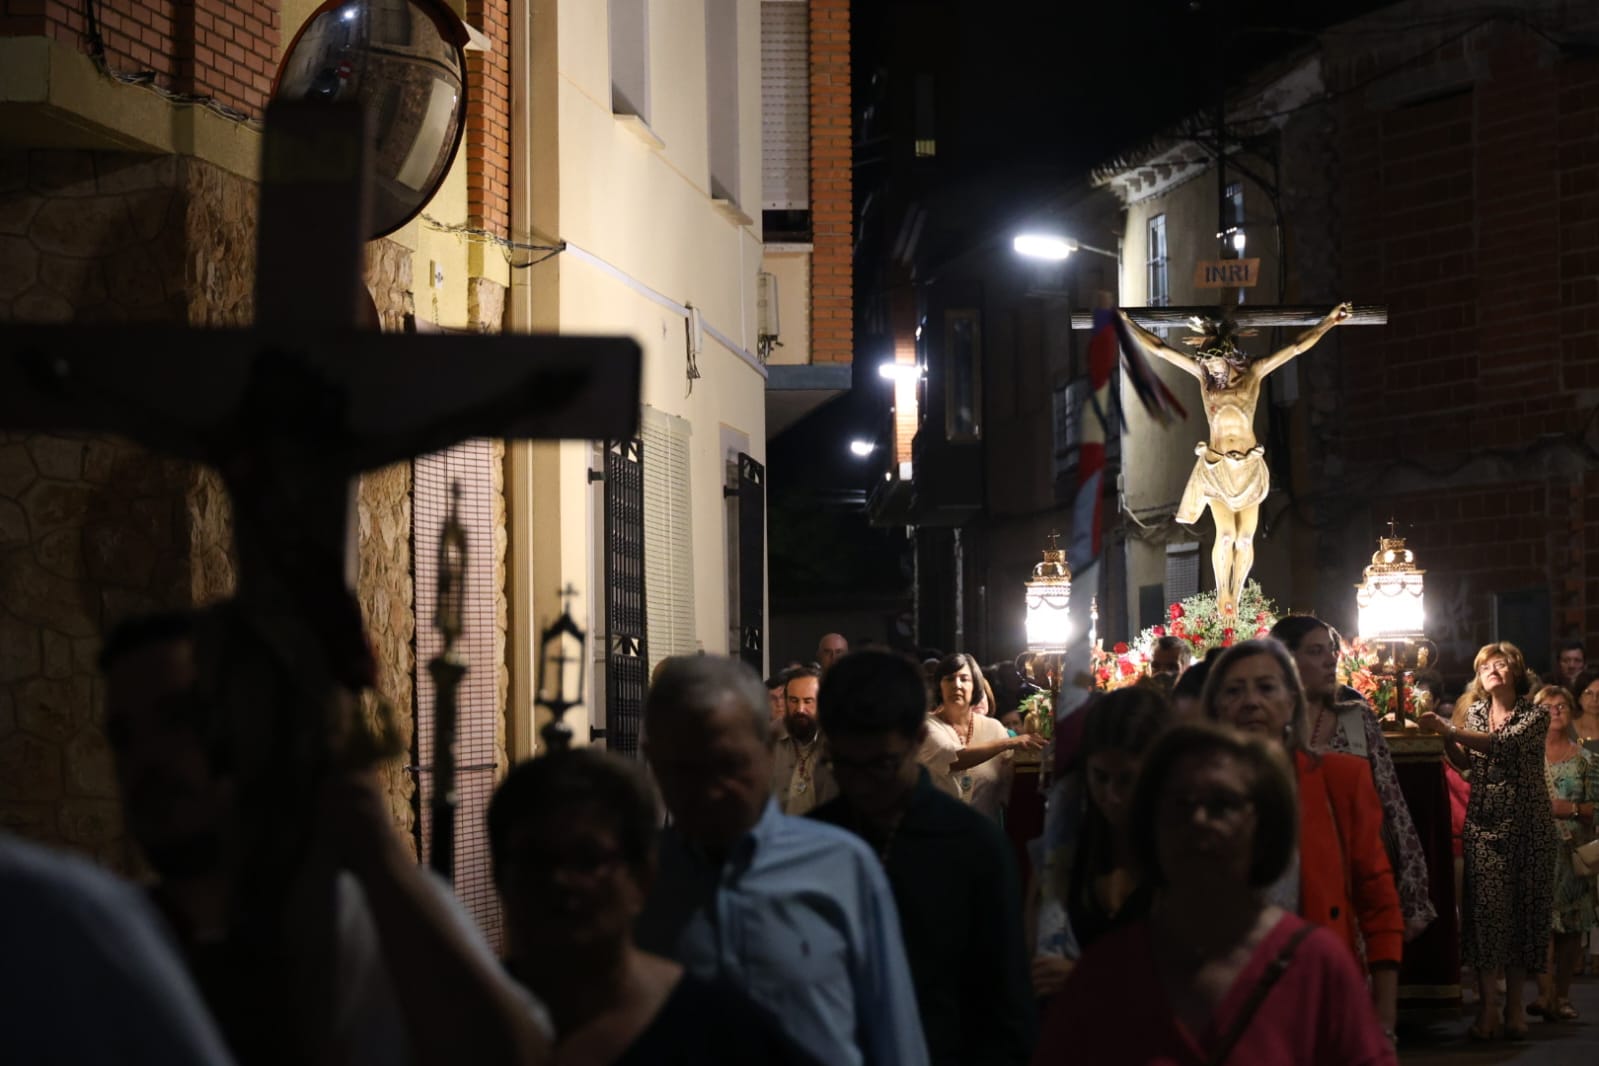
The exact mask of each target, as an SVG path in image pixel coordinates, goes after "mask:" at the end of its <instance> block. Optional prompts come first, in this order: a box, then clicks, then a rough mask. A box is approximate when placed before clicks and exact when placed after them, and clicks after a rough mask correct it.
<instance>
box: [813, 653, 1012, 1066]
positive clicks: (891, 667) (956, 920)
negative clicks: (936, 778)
mask: <svg viewBox="0 0 1599 1066" xmlns="http://www.w3.org/2000/svg"><path fill="white" fill-rule="evenodd" d="M817 709H818V714H819V717H820V719H821V725H822V730H823V732H824V733H826V734H827V736H828V738H829V746H830V748H831V757H832V765H833V771H834V776H835V779H836V780H837V783H838V790H839V796H838V798H837V799H835V800H833V801H831V802H830V803H826V804H824V805H822V806H821V807H818V808H817V809H816V810H815V811H813V812H812V814H811V817H813V818H817V819H819V820H821V821H824V822H831V823H832V824H834V825H837V826H841V827H842V828H845V829H848V830H850V831H851V832H853V833H856V834H858V835H860V836H861V837H862V838H863V839H864V840H865V841H866V842H867V843H868V844H869V845H871V847H872V848H873V850H875V851H876V852H877V855H878V857H879V858H880V859H881V860H882V862H883V866H884V870H885V872H886V873H887V874H888V881H889V886H890V887H891V888H892V889H893V893H894V902H895V903H896V904H897V905H898V907H899V915H900V927H901V929H902V930H903V934H904V937H905V953H906V955H907V957H908V958H909V960H910V968H911V978H912V981H913V983H914V984H915V987H916V1001H917V1006H918V1008H919V1010H920V1012H921V1018H922V1028H923V1031H924V1032H925V1034H926V1036H927V1049H928V1053H929V1057H930V1059H931V1061H932V1062H933V1063H934V1064H935V1066H938V1064H943V1063H950V1064H954V1063H961V1064H978V1063H995V1064H997V1063H1022V1062H1026V1061H1027V1060H1028V1058H1029V1057H1030V1055H1031V1052H1032V1044H1033V1038H1034V1031H1035V1018H1034V1014H1033V993H1032V987H1031V984H1030V980H1029V977H1028V959H1027V952H1026V950H1025V944H1024V943H1023V934H1022V919H1021V906H1022V891H1021V886H1020V883H1019V878H1018V875H1017V871H1016V862H1015V859H1014V858H1013V857H1012V855H1011V848H1010V845H1009V843H1008V842H1007V841H1006V839H1005V837H1004V835H1003V834H1002V833H1001V832H1000V831H999V829H998V828H997V827H996V826H995V825H994V824H993V822H991V821H990V820H989V819H987V818H985V817H983V816H982V815H981V814H978V813H977V812H976V811H974V810H972V809H971V808H970V807H968V806H966V805H965V804H963V803H961V802H960V801H959V800H957V799H954V798H953V797H951V796H948V795H945V794H944V793H942V792H940V791H939V790H938V789H936V788H935V787H934V786H933V783H932V781H931V780H930V779H929V778H928V776H927V771H926V770H925V769H923V768H922V766H921V764H919V763H918V762H917V761H916V753H917V751H918V750H919V749H920V748H921V744H922V739H923V737H924V735H925V734H926V731H927V725H926V719H927V690H926V688H925V686H924V683H923V680H922V675H921V671H920V670H919V669H917V667H916V666H915V665H914V664H912V663H911V662H910V661H909V660H906V659H902V658H900V657H899V656H896V655H890V654H888V653H885V652H857V653H856V654H854V655H850V656H847V657H845V658H843V659H840V660H839V661H838V662H837V663H835V664H834V665H833V668H832V669H831V670H829V671H828V672H827V675H826V677H825V678H823V681H822V688H821V693H820V695H819V697H818V700H817Z"/></svg>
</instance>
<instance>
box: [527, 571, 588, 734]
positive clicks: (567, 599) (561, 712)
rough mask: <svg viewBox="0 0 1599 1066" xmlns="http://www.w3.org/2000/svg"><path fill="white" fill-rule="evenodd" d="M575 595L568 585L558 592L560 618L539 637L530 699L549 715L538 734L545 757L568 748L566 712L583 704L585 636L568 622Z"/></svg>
mask: <svg viewBox="0 0 1599 1066" xmlns="http://www.w3.org/2000/svg"><path fill="white" fill-rule="evenodd" d="M576 595H577V590H576V589H575V588H573V587H572V586H571V585H570V584H568V585H567V586H566V587H565V588H564V589H562V590H561V603H562V606H561V617H559V618H557V619H556V620H555V621H554V622H551V623H550V624H549V625H548V626H547V627H545V629H544V632H543V633H541V634H540V635H539V690H538V693H537V694H536V695H535V696H534V697H533V699H534V702H535V703H537V704H538V705H539V706H540V707H543V708H545V709H547V710H548V711H549V712H550V720H549V722H547V723H546V724H545V726H544V728H543V729H541V730H540V731H539V735H540V736H542V737H543V738H544V751H545V754H546V755H548V754H552V753H554V752H560V751H566V750H567V749H568V748H570V747H571V746H572V727H571V726H569V725H567V724H566V721H565V719H566V712H567V711H569V710H571V709H572V708H573V707H578V706H581V705H582V703H583V684H584V674H585V671H586V667H587V663H588V635H587V634H585V633H584V632H583V630H581V629H579V628H578V625H577V622H575V621H573V619H572V597H573V596H576Z"/></svg>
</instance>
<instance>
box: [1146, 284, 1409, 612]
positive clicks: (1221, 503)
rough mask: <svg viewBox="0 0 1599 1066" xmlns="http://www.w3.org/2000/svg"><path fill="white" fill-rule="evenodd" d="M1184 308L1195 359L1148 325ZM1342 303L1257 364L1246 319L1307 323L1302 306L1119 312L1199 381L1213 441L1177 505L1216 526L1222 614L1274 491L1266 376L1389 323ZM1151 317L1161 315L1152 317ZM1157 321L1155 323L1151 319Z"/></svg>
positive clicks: (1243, 574)
mask: <svg viewBox="0 0 1599 1066" xmlns="http://www.w3.org/2000/svg"><path fill="white" fill-rule="evenodd" d="M1182 311H1194V312H1196V313H1193V314H1190V315H1188V316H1187V325H1188V328H1189V329H1190V330H1192V331H1193V332H1194V334H1195V335H1194V336H1192V337H1189V338H1187V339H1186V341H1185V343H1186V344H1187V345H1189V346H1190V347H1194V348H1197V349H1198V351H1197V352H1194V353H1192V354H1190V353H1188V352H1184V351H1182V350H1180V349H1178V348H1174V347H1172V346H1171V345H1170V344H1168V343H1166V341H1165V340H1163V339H1162V338H1161V337H1159V336H1158V335H1156V334H1155V333H1153V332H1151V331H1150V330H1149V329H1148V328H1146V324H1150V325H1153V324H1157V323H1158V324H1164V323H1165V322H1169V321H1170V320H1171V318H1172V317H1173V316H1174V315H1175V314H1178V313H1180V312H1182ZM1362 311H1363V312H1364V313H1362V314H1359V315H1358V318H1357V312H1356V309H1355V308H1354V306H1353V305H1351V304H1348V303H1342V304H1339V305H1338V306H1336V307H1334V308H1333V309H1332V310H1331V311H1328V312H1326V313H1325V314H1322V315H1320V317H1319V318H1314V319H1312V320H1311V325H1310V328H1309V329H1307V330H1305V331H1304V332H1303V333H1301V334H1300V335H1299V336H1298V337H1297V338H1295V340H1294V341H1293V342H1292V343H1290V344H1288V345H1286V346H1285V347H1283V348H1280V349H1278V350H1277V351H1275V352H1273V353H1271V354H1270V355H1268V356H1265V357H1263V358H1260V359H1250V358H1249V357H1248V356H1247V355H1245V354H1244V353H1243V352H1241V351H1239V350H1238V347H1237V343H1236V342H1237V339H1238V338H1240V337H1245V336H1251V335H1252V334H1253V333H1254V330H1240V329H1239V320H1240V319H1243V320H1244V321H1246V322H1247V323H1248V324H1250V325H1256V324H1258V325H1278V324H1283V323H1284V320H1286V322H1288V323H1290V324H1299V323H1302V322H1303V320H1304V318H1305V314H1304V309H1300V308H1252V309H1250V310H1249V311H1248V312H1244V311H1242V309H1239V310H1238V311H1235V312H1234V314H1233V315H1230V316H1229V315H1225V314H1218V313H1217V312H1216V311H1215V310H1214V309H1209V310H1204V309H1189V308H1183V309H1178V308H1140V309H1136V310H1134V311H1125V310H1124V311H1122V312H1120V314H1121V318H1122V320H1123V322H1124V323H1125V324H1126V326H1127V328H1128V331H1129V332H1130V333H1131V335H1132V337H1133V338H1134V340H1135V341H1136V342H1137V343H1138V344H1139V345H1140V346H1141V347H1143V348H1144V349H1146V350H1147V351H1148V352H1149V353H1150V354H1152V355H1155V356H1158V357H1160V358H1161V359H1164V360H1165V361H1166V362H1168V363H1171V364H1172V365H1173V366H1175V367H1177V368H1179V369H1180V370H1182V371H1183V372H1184V373H1187V374H1191V375H1193V377H1194V378H1195V380H1197V381H1198V382H1199V391H1200V395H1201V398H1202V399H1203V401H1204V406H1205V420H1206V422H1207V423H1208V424H1209V426H1210V438H1209V439H1208V440H1203V441H1200V442H1198V443H1197V444H1195V445H1194V455H1195V456H1196V459H1195V461H1194V469H1193V473H1192V474H1190V475H1189V478H1188V485H1187V487H1186V488H1185V489H1184V491H1183V495H1182V500H1181V502H1180V503H1179V504H1178V506H1177V511H1176V514H1175V516H1174V517H1175V518H1176V519H1177V521H1179V522H1181V523H1183V524H1184V525H1192V524H1193V523H1194V522H1196V521H1198V519H1199V517H1200V515H1201V514H1203V513H1204V511H1205V509H1206V507H1207V506H1208V507H1209V509H1210V514H1211V519H1212V521H1213V522H1214V523H1215V525H1216V543H1215V545H1214V547H1213V548H1212V549H1211V566H1212V568H1213V570H1214V573H1215V578H1216V602H1217V606H1218V607H1219V608H1220V610H1221V613H1222V614H1223V615H1226V616H1232V615H1236V614H1237V611H1238V600H1239V597H1240V596H1241V595H1242V594H1243V590H1244V581H1245V580H1246V579H1247V578H1248V577H1249V571H1250V569H1251V568H1252V567H1253V566H1254V562H1255V530H1256V528H1257V526H1258V525H1259V521H1260V504H1261V501H1263V500H1264V499H1265V498H1266V493H1267V492H1268V491H1269V490H1270V488H1271V475H1270V473H1269V471H1268V469H1267V467H1266V456H1265V452H1266V449H1265V446H1264V445H1262V444H1261V443H1260V442H1259V440H1257V439H1256V437H1255V408H1256V406H1257V405H1258V403H1259V401H1260V390H1261V384H1262V383H1263V382H1264V381H1265V379H1266V376H1267V375H1268V374H1270V373H1271V372H1272V371H1274V370H1276V369H1277V368H1278V367H1281V366H1283V365H1284V364H1285V363H1287V362H1288V361H1289V360H1291V359H1293V358H1294V357H1295V356H1298V355H1300V354H1302V353H1304V352H1306V351H1308V350H1310V348H1311V347H1313V346H1314V345H1315V344H1316V342H1317V341H1319V340H1321V338H1322V337H1323V336H1325V335H1326V334H1327V331H1328V330H1330V329H1332V328H1333V327H1334V326H1338V325H1343V324H1346V323H1352V322H1356V321H1360V322H1371V321H1383V320H1385V319H1386V314H1385V313H1384V312H1382V311H1381V310H1380V309H1378V310H1373V309H1362ZM1150 312H1158V314H1151V313H1150ZM1246 316H1247V317H1246ZM1152 320H1153V321H1152Z"/></svg>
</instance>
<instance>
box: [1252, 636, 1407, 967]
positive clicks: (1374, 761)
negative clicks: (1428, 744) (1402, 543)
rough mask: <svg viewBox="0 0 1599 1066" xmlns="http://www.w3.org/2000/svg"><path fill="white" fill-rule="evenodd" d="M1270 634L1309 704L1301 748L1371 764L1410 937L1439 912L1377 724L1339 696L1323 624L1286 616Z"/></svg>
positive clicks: (1331, 643) (1333, 643)
mask: <svg viewBox="0 0 1599 1066" xmlns="http://www.w3.org/2000/svg"><path fill="white" fill-rule="evenodd" d="M1271 636H1272V639H1273V640H1276V641H1279V642H1281V643H1282V644H1285V645H1287V647H1288V650H1289V651H1291V652H1293V653H1294V665H1295V666H1297V667H1299V679H1300V681H1301V682H1303V683H1304V686H1305V699H1306V700H1308V701H1309V703H1310V724H1309V726H1308V733H1307V735H1306V737H1305V746H1306V747H1307V748H1309V749H1310V750H1311V751H1315V752H1322V751H1341V752H1346V753H1348V754H1351V755H1359V756H1361V757H1362V758H1364V759H1365V760H1366V761H1367V762H1369V763H1370V764H1371V776H1372V782H1373V783H1374V784H1375V785H1376V786H1377V797H1378V798H1379V799H1381V800H1382V815H1383V843H1384V845H1385V846H1386V847H1387V848H1388V861H1389V863H1390V864H1391V865H1392V866H1393V869H1394V880H1395V882H1397V884H1398V888H1399V909H1400V912H1401V913H1402V914H1403V915H1404V917H1405V939H1406V940H1414V939H1415V938H1416V937H1417V936H1420V935H1421V933H1422V931H1423V930H1425V929H1426V928H1427V926H1428V925H1430V924H1431V923H1432V920H1433V919H1434V918H1436V917H1438V911H1437V908H1435V907H1434V906H1433V903H1432V895H1431V893H1430V891H1429V890H1428V876H1427V853H1426V852H1425V851H1424V850H1423V849H1422V846H1421V837H1420V836H1418V835H1417V833H1416V825H1415V822H1414V820H1413V819H1412V818H1411V816H1410V806H1409V805H1408V804H1407V803H1406V802H1405V795H1404V793H1403V792H1401V791H1400V788H1399V775H1398V774H1397V773H1396V772H1395V771H1394V757H1393V753H1392V752H1390V751H1389V750H1388V741H1387V740H1386V739H1384V737H1383V735H1382V726H1381V725H1380V724H1379V723H1378V721H1377V716H1376V715H1374V714H1373V713H1372V712H1371V708H1370V707H1369V706H1368V705H1367V704H1366V702H1365V701H1364V700H1358V699H1352V700H1345V699H1340V698H1339V694H1338V693H1339V685H1338V638H1337V637H1336V636H1335V635H1334V634H1333V631H1332V628H1331V627H1330V626H1328V625H1327V623H1326V622H1323V621H1322V620H1321V619H1319V618H1316V617H1314V616H1313V615H1305V614H1301V615H1290V616H1289V617H1287V618H1284V619H1282V620H1281V621H1279V622H1278V623H1277V624H1276V625H1275V626H1273V627H1272V629H1271Z"/></svg>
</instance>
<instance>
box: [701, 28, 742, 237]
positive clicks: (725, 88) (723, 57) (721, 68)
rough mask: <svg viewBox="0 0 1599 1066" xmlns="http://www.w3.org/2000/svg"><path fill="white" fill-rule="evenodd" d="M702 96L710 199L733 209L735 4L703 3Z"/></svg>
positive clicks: (736, 199)
mask: <svg viewBox="0 0 1599 1066" xmlns="http://www.w3.org/2000/svg"><path fill="white" fill-rule="evenodd" d="M705 94H706V100H705V111H706V121H707V122H708V123H709V130H708V135H707V137H706V141H707V143H708V146H709V148H710V164H711V197H712V198H713V199H717V200H726V201H728V202H729V203H731V204H734V205H737V204H738V202H739V187H738V186H739V182H738V169H739V167H738V0H705Z"/></svg>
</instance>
